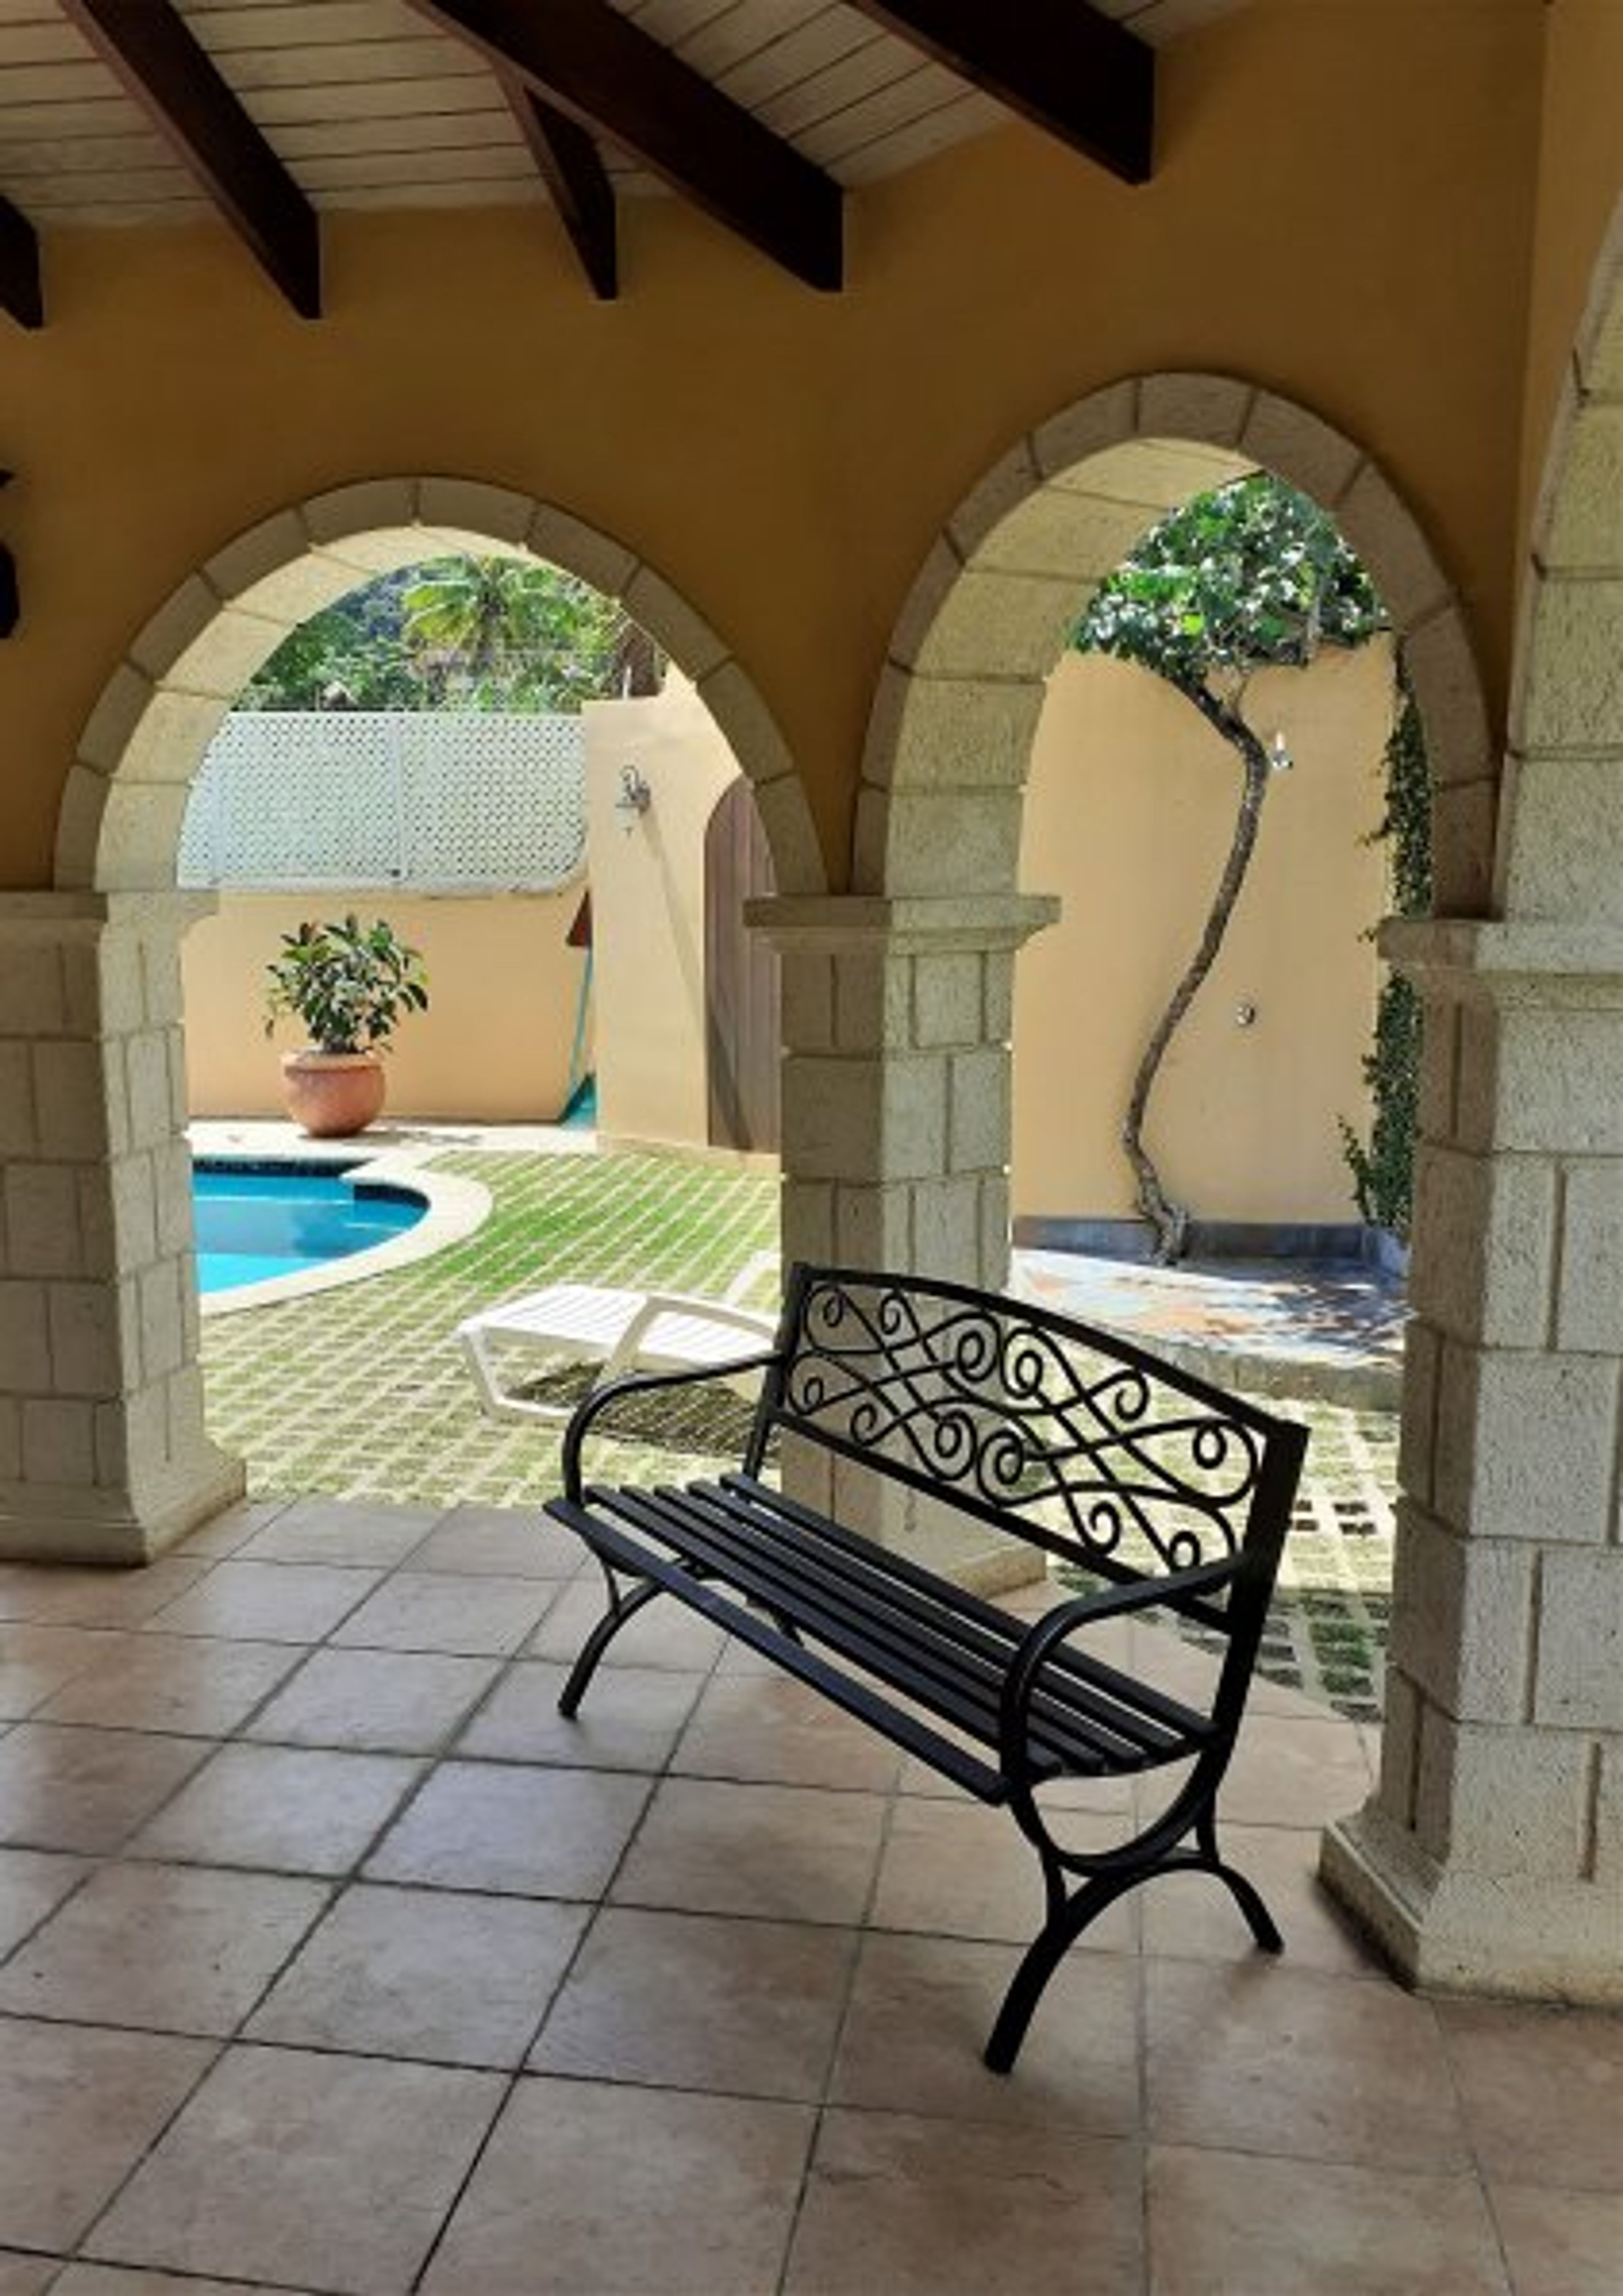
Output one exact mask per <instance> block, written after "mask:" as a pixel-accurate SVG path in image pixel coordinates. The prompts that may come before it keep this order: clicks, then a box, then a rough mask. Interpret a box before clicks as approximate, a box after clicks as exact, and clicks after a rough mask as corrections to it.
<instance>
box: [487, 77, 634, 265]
mask: <svg viewBox="0 0 1623 2296" xmlns="http://www.w3.org/2000/svg"><path fill="white" fill-rule="evenodd" d="M502 86H503V89H504V93H505V94H506V97H507V101H508V102H509V103H510V104H511V105H512V116H513V118H514V119H516V120H517V121H518V123H519V127H520V131H521V134H522V135H523V137H524V141H525V142H526V143H528V144H529V151H530V157H531V158H532V159H533V160H534V161H535V163H536V168H537V173H538V174H539V176H540V177H541V180H542V182H543V183H544V184H545V185H546V188H547V190H548V191H549V192H550V193H551V194H552V201H553V206H554V207H555V208H556V209H557V210H558V213H559V216H560V217H561V220H562V224H563V227H564V229H565V231H567V232H568V234H569V235H570V240H571V241H572V242H573V243H574V248H575V252H576V254H577V255H578V257H579V258H580V267H581V269H582V270H583V271H584V272H585V273H586V277H587V279H588V280H589V281H590V282H591V285H592V291H593V293H594V295H596V296H598V297H599V298H600V299H601V300H602V301H603V302H605V303H612V302H613V300H614V299H615V297H616V296H617V295H618V294H619V231H618V218H617V217H616V215H615V211H614V185H613V184H612V183H611V181H610V178H609V170H608V169H607V168H605V167H604V165H603V163H602V158H601V157H600V155H599V152H598V149H597V146H596V144H595V143H594V142H593V141H592V138H591V136H590V135H588V134H587V133H586V129H585V128H584V127H578V126H577V124H576V122H575V121H574V120H572V119H570V118H569V117H568V116H567V115H566V114H565V113H563V112H561V111H558V110H557V108H556V107H555V106H554V105H553V104H550V103H544V102H542V100H541V98H540V97H539V96H538V95H537V94H536V93H535V91H534V90H533V89H532V88H529V87H526V86H525V85H524V82H523V81H522V80H521V79H514V78H512V75H511V74H507V73H504V75H503V76H502Z"/></svg>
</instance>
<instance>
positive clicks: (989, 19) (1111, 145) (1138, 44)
mask: <svg viewBox="0 0 1623 2296" xmlns="http://www.w3.org/2000/svg"><path fill="white" fill-rule="evenodd" d="M851 5H852V6H853V7H856V8H859V9H860V10H861V11H862V12H863V14H864V15H865V16H871V17H872V18H873V21H874V22H875V23H876V24H882V25H883V26H884V27H885V29H886V30H887V31H891V32H895V33H897V34H898V35H899V36H900V37H901V38H903V39H905V40H906V41H908V42H910V43H911V45H913V46H914V47H917V48H922V50H923V51H924V53H925V54H926V55H929V56H933V57H934V58H935V60H936V61H937V62H938V63H942V64H945V65H946V66H947V69H948V70H950V71H955V72H956V73H957V74H958V76H959V78H961V79H967V80H970V81H971V82H972V83H973V84H974V86H977V87H979V88H982V89H984V90H985V92H986V94H988V95H992V96H996V99H997V101H998V102H1000V103H1006V104H1007V105H1008V107H1009V109H1010V110H1011V111H1018V112H1019V113H1020V114H1021V118H1022V119H1029V120H1030V121H1031V122H1032V124H1033V125H1034V126H1035V127H1042V128H1045V129H1046V130H1047V132H1048V133H1049V135H1057V136H1059V137H1060V138H1061V140H1062V142H1064V143H1070V144H1072V145H1073V146H1074V147H1075V148H1076V149H1077V150H1078V151H1079V152H1086V154H1087V156H1088V158H1089V159H1090V160H1097V161H1098V162H1099V164H1100V166H1101V167H1102V168H1109V169H1110V170H1111V174H1112V175H1116V176H1120V177H1121V179H1122V181H1123V182H1124V183H1128V184H1143V183H1147V182H1148V181H1149V178H1150V174H1151V171H1152V165H1153V145H1154V136H1155V51H1154V49H1153V48H1152V47H1151V46H1150V45H1149V44H1148V42H1147V41H1144V40H1141V39H1140V38H1139V37H1138V36H1137V34H1136V33H1135V32H1130V31H1128V30H1127V27H1126V26H1125V25H1123V24H1118V23H1116V22H1114V21H1112V20H1111V18H1110V17H1109V16H1102V15H1101V14H1100V12H1099V11H1098V10H1097V9H1096V8H1093V7H1090V6H1088V5H1087V0H1017V4H1012V5H1002V6H1000V5H998V4H997V0H992V4H990V5H988V0H851Z"/></svg>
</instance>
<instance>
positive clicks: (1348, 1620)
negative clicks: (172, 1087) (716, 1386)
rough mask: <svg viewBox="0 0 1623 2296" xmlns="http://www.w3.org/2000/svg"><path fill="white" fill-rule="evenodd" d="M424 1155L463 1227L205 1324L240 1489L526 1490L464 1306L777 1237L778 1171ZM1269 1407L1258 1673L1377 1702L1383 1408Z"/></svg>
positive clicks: (736, 1256) (681, 1408) (661, 1448)
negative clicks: (1275, 1569) (1302, 1440)
mask: <svg viewBox="0 0 1623 2296" xmlns="http://www.w3.org/2000/svg"><path fill="white" fill-rule="evenodd" d="M434 1162H435V1165H436V1167H437V1169H442V1170H446V1171H453V1172H459V1173H463V1174H465V1175H466V1176H467V1177H469V1178H471V1179H475V1180H478V1181H479V1182H480V1185H482V1186H484V1187H486V1188H487V1189H488V1190H489V1192H490V1195H491V1198H492V1210H491V1213H490V1217H489V1218H488V1220H487V1221H486V1222H485V1224H484V1226H482V1227H480V1229H479V1230H478V1231H477V1233H476V1234H473V1235H471V1236H469V1237H468V1238H466V1239H465V1240H464V1241H463V1242H461V1243H458V1244H453V1245H450V1246H448V1247H447V1249H446V1250H445V1251H441V1252H439V1253H437V1254H436V1255H435V1256H434V1257H433V1258H432V1259H427V1260H423V1261H421V1262H419V1263H418V1264H417V1265H416V1266H414V1267H405V1268H402V1269H401V1270H400V1271H399V1272H398V1274H395V1275H380V1276H374V1277H372V1278H370V1279H368V1280H366V1281H364V1282H361V1283H354V1284H350V1285H348V1286H345V1287H342V1288H340V1289H338V1290H334V1291H332V1292H320V1293H317V1294H316V1295H315V1296H313V1297H312V1298H310V1299H308V1300H293V1301H290V1302H288V1303H286V1304H285V1305H283V1306H280V1307H271V1308H251V1309H248V1310H246V1311H244V1312H243V1313H242V1314H240V1315H234V1316H221V1317H218V1318H211V1319H210V1320H209V1322H208V1323H206V1324H205V1325H204V1327H203V1369H204V1376H205V1378H206V1381H207V1383H208V1397H209V1431H210V1432H211V1433H212V1434H213V1436H214V1437H215V1439H216V1440H217V1442H219V1443H220V1444H222V1445H223V1446H224V1447H225V1448H226V1449H227V1450H229V1451H232V1452H234V1453H235V1454H236V1455H237V1456H240V1457H242V1458H243V1459H245V1460H246V1462H247V1464H248V1474H249V1489H250V1495H251V1496H253V1497H283V1496H288V1495H304V1494H314V1493H324V1494H326V1495H328V1496H330V1497H339V1498H349V1499H383V1500H392V1501H395V1502H398V1503H400V1504H404V1505H426V1506H437V1505H438V1506H450V1505H455V1504H458V1503H463V1502H466V1503H470V1504H479V1505H492V1506H514V1507H523V1506H535V1505H539V1503H540V1502H541V1501H542V1500H543V1499H545V1498H547V1497H551V1496H552V1495H553V1493H554V1492H555V1491H556V1490H557V1488H558V1487H559V1472H558V1455H559V1443H560V1436H561V1429H560V1428H558V1427H556V1426H553V1425H550V1424H545V1423H541V1422H538V1421H537V1422H529V1423H508V1422H501V1423H497V1422H496V1421H493V1420H490V1419H487V1418H486V1417H485V1416H484V1415H483V1414H482V1413H481V1412H480V1408H479V1406H478V1403H477V1401H476V1399H475V1396H474V1390H473V1382H472V1381H471V1378H470V1376H469V1374H468V1370H467V1366H466V1365H465V1364H464V1362H463V1357H462V1352H461V1349H459V1348H458V1347H457V1346H456V1344H455V1341H454V1339H453V1336H452V1334H453V1333H454V1332H455V1328H456V1325H457V1324H459V1323H460V1322H461V1321H462V1319H463V1316H468V1315H471V1314H472V1313H473V1312H474V1311H475V1310H476V1309H478V1308H485V1307H489V1306H492V1305H494V1304H495V1303H496V1301H498V1300H504V1299H508V1298H511V1297H512V1296H513V1295H514V1294H515V1293H518V1292H527V1291H533V1290H535V1289H537V1287H538V1286H540V1285H541V1284H544V1283H557V1282H566V1281H577V1282H583V1283H613V1284H624V1285H629V1286H631V1287H633V1288H635V1289H639V1290H641V1289H648V1288H658V1289H661V1290H668V1291H681V1292H701V1293H711V1294H714V1293H717V1292H722V1291H725V1288H726V1286H727V1285H728V1283H730V1282H731V1281H732V1279H733V1277H734V1275H736V1274H737V1272H738V1270H739V1269H740V1268H741V1267H742V1265H743V1263H744V1262H745V1260H746V1259H749V1258H750V1254H751V1253H752V1252H756V1251H762V1250H764V1249H766V1248H768V1247H770V1246H772V1245H773V1244H774V1243H775V1241H776V1235H777V1217H778V1188H777V1183H776V1181H775V1179H774V1178H771V1177H766V1176H763V1175H758V1174H755V1173H750V1172H740V1171H735V1170H732V1169H724V1168H722V1167H718V1166H715V1165H706V1164H692V1163H685V1162H683V1161H680V1160H676V1159H675V1158H664V1157H653V1156H634V1155H615V1156H545V1155H506V1154H503V1155H492V1154H484V1153H478V1152H459V1153H447V1154H443V1155H440V1156H439V1157H436V1158H435V1160H434ZM753 1304H758V1305H760V1306H768V1305H770V1301H769V1300H767V1299H766V1298H762V1299H760V1300H758V1301H757V1302H755V1303H753ZM1268 1407H1270V1408H1283V1409H1285V1410H1287V1411H1290V1412H1291V1413H1293V1414H1294V1415H1299V1416H1301V1417H1303V1418H1306V1419H1307V1421H1308V1422H1309V1423H1311V1425H1312V1428H1313V1441H1312V1444H1311V1447H1310V1448H1309V1451H1308V1460H1307V1480H1306V1483H1305V1485H1304V1488H1303V1492H1302V1497H1301V1503H1300V1506H1299V1513H1298V1520H1297V1524H1296V1528H1295V1529H1294V1530H1293V1532H1292V1535H1291V1540H1290V1542H1289V1545H1288V1546H1287V1548H1286V1556H1285V1565H1284V1570H1283V1578H1282V1584H1281V1589H1280V1598H1279V1601H1278V1603H1276V1605H1275V1614H1274V1618H1273V1620H1272V1621H1271V1625H1270V1632H1269V1637H1268V1645H1267V1648H1266V1651H1265V1653H1264V1664H1265V1667H1266V1670H1267V1672H1268V1673H1269V1674H1271V1675H1273V1676H1274V1677H1275V1678H1276V1679H1279V1680H1282V1681H1285V1682H1291V1683H1296V1684H1299V1685H1301V1686H1303V1687H1304V1688H1306V1689H1307V1690H1308V1691H1310V1692H1311V1693H1314V1694H1315V1695H1317V1696H1322V1697H1325V1698H1327V1699H1330V1700H1332V1701H1333V1702H1335V1703H1336V1704H1338V1705H1340V1706H1341V1707H1342V1708H1343V1709H1344V1710H1346V1711H1348V1712H1349V1713H1352V1714H1355V1715H1357V1716H1360V1717H1364V1718H1374V1716H1375V1715H1376V1714H1377V1713H1378V1712H1379V1707H1380V1694H1379V1693H1380V1666H1381V1651H1382V1649H1383V1647H1384V1644H1385V1639H1386V1621H1387V1616H1388V1612H1389V1607H1390V1591H1389V1590H1390V1583H1391V1513H1390V1498H1389V1493H1390V1491H1391V1489H1392V1488H1393V1485H1394V1471H1395V1449H1396V1422H1395V1420H1394V1419H1393V1418H1392V1417H1391V1416H1390V1415H1388V1414H1385V1413H1380V1412H1356V1411H1350V1410H1346V1409H1342V1408H1340V1407H1338V1406H1334V1405H1329V1404H1323V1403H1306V1404H1301V1405H1291V1404H1285V1405H1283V1406H1282V1405H1280V1404H1279V1402H1278V1400H1277V1398H1269V1399H1268ZM745 1418H746V1412H745V1406H744V1405H743V1404H742V1402H741V1401H740V1400H739V1399H738V1398H736V1397H735V1396H734V1395H733V1394H732V1393H730V1392H729V1391H726V1390H721V1391H720V1392H718V1393H716V1394H710V1393H707V1392H704V1391H700V1392H696V1393H694V1394H693V1395H689V1396H685V1397H684V1398H681V1399H680V1400H679V1401H678V1399H677V1398H674V1397H669V1398H661V1399H660V1405H659V1407H658V1411H657V1413H654V1412H653V1411H652V1406H650V1407H646V1408H645V1409H644V1412H643V1417H642V1419H641V1421H640V1423H639V1422H636V1421H628V1422H627V1423H624V1425H623V1426H622V1427H621V1428H620V1430H619V1439H614V1440H612V1441H610V1442H606V1443H605V1444H603V1445H602V1447H601V1448H599V1449H598V1450H596V1451H595V1452H594V1464H595V1465H596V1466H597V1467H598V1468H599V1469H600V1470H601V1472H603V1473H605V1474H608V1475H613V1474H617V1473H623V1474H624V1475H625V1476H626V1477H627V1479H631V1478H634V1477H648V1478H652V1477H657V1476H659V1475H660V1474H677V1473H680V1474H688V1473H693V1472H709V1471H711V1470H714V1469H717V1468H719V1467H721V1466H724V1465H726V1464H736V1462H737V1456H738V1450H739V1447H740V1444H741V1442H742V1433H743V1427H744V1424H745ZM662 1455H664V1456H662Z"/></svg>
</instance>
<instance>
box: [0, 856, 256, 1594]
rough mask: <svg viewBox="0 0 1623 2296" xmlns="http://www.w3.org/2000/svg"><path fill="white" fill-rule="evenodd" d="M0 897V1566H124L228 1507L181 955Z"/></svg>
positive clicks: (163, 930)
mask: <svg viewBox="0 0 1623 2296" xmlns="http://www.w3.org/2000/svg"><path fill="white" fill-rule="evenodd" d="M210 906H212V902H211V900H210V899H209V898H206V897H205V898H182V897H178V896H176V895H173V894H168V895H166V894H113V895H102V894H95V893H39V894H20V893H11V894H4V895H0V1555H6V1556H12V1557H27V1558H29V1559H32V1560H36V1561H42V1562H119V1563H130V1562H142V1561H143V1560H145V1559H146V1558H147V1557H148V1556H150V1555H152V1554H156V1553H157V1552H158V1551H159V1550H160V1548H162V1547H163V1546H168V1544H169V1543H170V1542H171V1541H173V1540H174V1539H176V1538H180V1537H181V1536H183V1535H184V1532H185V1531H187V1530H188V1529H191V1528H192V1527H193V1525H194V1524H196V1523H197V1522H200V1521H203V1520H204V1519H205V1518H206V1517H207V1516H209V1515H210V1514H212V1513H216V1512H217V1510H218V1509H219V1508H220V1507H222V1506H225V1505H228V1504H229V1503H230V1502H231V1501H232V1500H233V1499H234V1498H235V1497H239V1496H240V1494H241V1491H242V1469H241V1467H240V1466H239V1465H237V1464H235V1463H234V1461H231V1460H229V1459H227V1458H226V1457H225V1456H224V1455H223V1454H222V1453H221V1452H219V1451H218V1450H217V1449H216V1447H215V1446H214V1445H213V1444H212V1443H210V1442H209V1439H208V1437H207V1435H206V1434H205V1432H204V1429H203V1394H202V1378H201V1370H200V1368H199V1364H198V1338H199V1318H198V1303H197V1284H196V1279H195V1274H194V1270H193V1233H192V1199H191V1171H190V1160H189V1157H188V1153H187V1149H186V1141H185V1120H186V1099H185V1077H184V1055H183V1046H182V1037H181V1025H180V1022H181V992H180V962H179V960H180V937H181V934H182V932H183V931H184V928H185V926H186V925H187V924H188V923H190V922H191V921H192V920H193V917H195V916H197V915H200V914H202V913H203V911H204V910H205V909H207V908H209V907H210Z"/></svg>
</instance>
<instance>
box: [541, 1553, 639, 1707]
mask: <svg viewBox="0 0 1623 2296" xmlns="http://www.w3.org/2000/svg"><path fill="white" fill-rule="evenodd" d="M605 1575H606V1574H605ZM664 1591H665V1589H664V1588H663V1587H661V1586H660V1585H659V1584H658V1582H657V1581H656V1580H654V1579H644V1580H643V1583H642V1585H641V1586H640V1587H633V1588H632V1590H631V1592H630V1594H629V1595H622V1594H621V1593H620V1592H619V1588H618V1587H616V1586H615V1584H614V1581H613V1580H612V1579H610V1581H609V1608H608V1609H607V1610H606V1611H604V1612H603V1615H602V1618H601V1619H599V1620H598V1621H597V1624H596V1625H595V1626H594V1628H593V1629H592V1631H591V1633H590V1634H589V1635H588V1636H586V1640H585V1642H584V1643H582V1644H581V1646H580V1655H579V1657H578V1659H577V1660H576V1661H575V1663H574V1665H573V1666H572V1667H571V1668H570V1678H569V1680H568V1681H567V1682H566V1683H565V1684H564V1685H563V1688H562V1690H561V1692H560V1693H559V1694H558V1711H559V1713H560V1714H562V1715H564V1716H566V1717H567V1716H570V1715H573V1713H574V1712H575V1710H576V1709H577V1707H578V1705H579V1704H580V1702H581V1700H582V1699H583V1698H584V1697H585V1696H586V1689H587V1685H589V1684H590V1682H591V1679H592V1677H593V1676H594V1674H595V1673H596V1671H597V1667H598V1661H599V1660H600V1659H601V1658H602V1654H603V1652H605V1651H606V1650H607V1649H608V1647H609V1645H610V1644H611V1642H612V1641H613V1640H614V1637H615V1636H616V1635H618V1634H619V1630H620V1628H622V1627H624V1626H628V1625H629V1624H630V1622H631V1620H633V1619H635V1616H636V1614H637V1612H638V1611H640V1610H642V1609H643V1606H644V1605H645V1604H646V1603H652V1600H653V1598H654V1596H655V1595H662V1594H663V1593H664Z"/></svg>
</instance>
